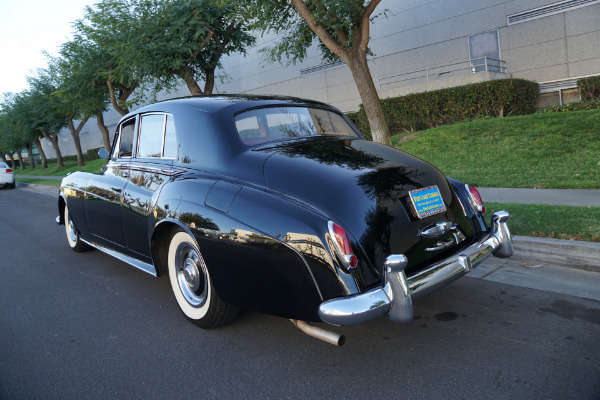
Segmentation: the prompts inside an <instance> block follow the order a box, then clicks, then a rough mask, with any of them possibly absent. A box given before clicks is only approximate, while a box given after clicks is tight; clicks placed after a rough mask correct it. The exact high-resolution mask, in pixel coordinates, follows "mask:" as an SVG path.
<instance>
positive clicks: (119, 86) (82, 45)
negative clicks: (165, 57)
mask: <svg viewBox="0 0 600 400" xmlns="http://www.w3.org/2000/svg"><path fill="white" fill-rule="evenodd" d="M104 3H105V2H100V3H98V4H96V7H99V8H98V9H94V8H92V7H90V6H87V7H86V11H85V15H84V17H83V18H82V19H80V20H77V21H75V23H74V24H73V26H74V27H75V37H74V40H73V41H72V42H70V43H67V44H65V45H63V47H62V49H61V50H62V51H63V52H64V53H65V54H63V55H64V56H65V57H66V58H72V57H82V63H85V64H86V65H88V66H89V68H90V69H93V68H95V70H96V71H95V72H96V79H97V80H95V81H94V85H97V86H101V85H105V86H106V89H107V90H108V96H109V100H110V103H111V104H112V106H113V108H114V109H115V110H116V111H117V112H118V113H119V114H121V115H122V116H125V115H127V114H129V107H131V105H133V104H135V103H136V102H138V101H140V100H141V99H142V98H143V93H142V94H139V95H138V96H133V97H132V95H133V93H134V91H135V90H136V89H137V88H138V87H140V85H141V83H142V80H143V79H144V78H145V77H144V76H140V75H139V74H138V73H136V71H134V69H133V68H132V66H131V65H128V64H124V63H119V61H118V57H117V54H116V53H115V51H114V49H113V50H111V48H110V47H111V46H110V44H111V43H113V42H115V41H119V40H124V39H123V37H122V34H121V33H120V32H114V31H111V30H110V29H109V30H106V31H102V30H99V29H98V28H97V26H96V25H97V24H98V23H100V22H102V21H104V20H110V19H111V15H110V14H106V13H105V11H104V10H105V5H104ZM107 12H108V11H107ZM99 21H100V22H99ZM115 36H117V37H115ZM96 120H97V123H98V127H99V128H100V131H101V132H102V135H103V137H104V140H105V147H106V140H108V129H106V125H105V124H104V117H103V116H102V113H98V114H96Z"/></svg>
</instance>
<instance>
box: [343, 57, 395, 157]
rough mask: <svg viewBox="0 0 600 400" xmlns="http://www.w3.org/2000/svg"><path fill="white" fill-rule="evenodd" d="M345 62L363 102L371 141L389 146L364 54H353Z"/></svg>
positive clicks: (381, 110)
mask: <svg viewBox="0 0 600 400" xmlns="http://www.w3.org/2000/svg"><path fill="white" fill-rule="evenodd" d="M345 61H346V64H347V65H348V67H349V68H350V71H351V72H352V77H353V78H354V82H355V83H356V87H357V88H358V93H359V94H360V99H361V100H362V102H363V107H364V108H365V113H366V114H367V119H368V120H369V126H370V128H371V136H372V137H373V141H374V142H377V143H381V144H385V145H387V146H391V145H392V141H391V139H390V130H389V127H388V125H387V123H386V120H385V114H384V113H383V107H382V106H381V100H379V95H378V94H377V89H376V88H375V84H374V83H373V78H372V76H371V71H370V70H369V65H368V64H367V56H366V54H357V53H354V54H352V55H351V56H350V57H349V58H348V59H347V60H345Z"/></svg>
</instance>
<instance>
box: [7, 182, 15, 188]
mask: <svg viewBox="0 0 600 400" xmlns="http://www.w3.org/2000/svg"><path fill="white" fill-rule="evenodd" d="M16 187H17V183H16V182H13V183H11V184H10V186H9V188H11V189H14V188H16Z"/></svg>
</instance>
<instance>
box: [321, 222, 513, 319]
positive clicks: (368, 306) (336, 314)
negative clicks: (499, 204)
mask: <svg viewBox="0 0 600 400" xmlns="http://www.w3.org/2000/svg"><path fill="white" fill-rule="evenodd" d="M508 218H509V214H508V213H507V212H505V211H499V212H497V213H494V215H493V216H492V229H491V232H490V234H489V235H488V236H487V237H485V238H484V239H482V240H480V241H479V242H477V243H475V244H473V245H471V246H469V247H467V248H466V249H463V250H462V251H461V252H460V253H459V254H458V255H455V256H452V257H450V258H447V259H445V260H443V261H440V262H438V263H436V264H433V265H431V266H430V267H429V268H427V269H425V270H423V271H420V272H419V273H417V274H415V275H413V276H411V277H408V278H407V277H406V274H405V273H404V268H406V264H407V259H406V257H405V256H404V255H402V254H392V255H390V256H389V257H388V258H387V259H386V261H385V264H384V273H383V283H382V285H381V286H379V287H377V288H374V289H371V290H369V291H366V292H364V293H359V294H355V295H351V296H346V297H339V298H336V299H331V300H328V301H325V302H323V303H321V305H320V307H319V316H320V317H321V319H322V320H323V322H327V323H329V324H333V325H356V324H361V323H363V322H367V321H370V320H372V319H374V318H378V317H382V316H384V315H387V316H388V318H389V319H390V320H392V321H394V322H409V321H410V320H412V318H413V307H412V301H413V299H417V298H419V297H422V296H425V295H426V294H429V293H431V292H434V291H436V290H438V289H440V288H442V287H444V286H446V285H448V284H449V283H451V282H453V281H454V280H456V279H458V278H460V277H461V276H463V275H465V274H466V273H467V272H469V271H472V270H473V268H475V267H476V266H477V265H478V264H479V263H480V262H481V261H483V260H484V259H485V258H486V257H488V256H489V255H490V253H491V254H493V255H494V256H496V257H500V258H506V257H510V256H511V255H512V253H513V248H512V240H511V238H510V232H509V230H508V225H507V224H506V221H508Z"/></svg>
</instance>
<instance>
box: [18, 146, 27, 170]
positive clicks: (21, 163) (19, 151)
mask: <svg viewBox="0 0 600 400" xmlns="http://www.w3.org/2000/svg"><path fill="white" fill-rule="evenodd" d="M17 158H18V159H19V164H20V167H21V171H23V170H25V166H24V165H23V156H22V155H21V149H19V150H17Z"/></svg>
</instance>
